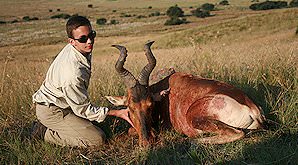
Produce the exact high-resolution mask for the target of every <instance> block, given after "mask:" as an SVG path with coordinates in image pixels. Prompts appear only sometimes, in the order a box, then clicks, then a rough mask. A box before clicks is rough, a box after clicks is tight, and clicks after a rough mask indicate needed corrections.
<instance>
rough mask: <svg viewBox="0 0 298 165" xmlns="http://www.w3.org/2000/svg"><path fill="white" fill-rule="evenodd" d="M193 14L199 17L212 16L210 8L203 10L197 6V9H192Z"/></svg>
mask: <svg viewBox="0 0 298 165" xmlns="http://www.w3.org/2000/svg"><path fill="white" fill-rule="evenodd" d="M191 13H192V15H193V16H196V17H199V18H205V17H209V16H210V12H209V11H208V10H201V9H200V8H197V9H196V10H192V11H191Z"/></svg>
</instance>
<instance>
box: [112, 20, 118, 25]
mask: <svg viewBox="0 0 298 165" xmlns="http://www.w3.org/2000/svg"><path fill="white" fill-rule="evenodd" d="M118 23H119V22H118V21H117V20H114V19H112V20H111V22H110V24H112V25H115V24H118Z"/></svg>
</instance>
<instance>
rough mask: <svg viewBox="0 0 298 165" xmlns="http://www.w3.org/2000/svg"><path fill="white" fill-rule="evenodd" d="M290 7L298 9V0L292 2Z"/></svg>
mask: <svg viewBox="0 0 298 165" xmlns="http://www.w3.org/2000/svg"><path fill="white" fill-rule="evenodd" d="M289 7H298V0H292V1H291V2H290V3H289Z"/></svg>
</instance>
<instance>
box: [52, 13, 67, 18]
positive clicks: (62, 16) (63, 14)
mask: <svg viewBox="0 0 298 165" xmlns="http://www.w3.org/2000/svg"><path fill="white" fill-rule="evenodd" d="M70 17H71V15H69V14H65V13H62V14H57V15H53V16H51V19H56V18H63V19H68V18H70Z"/></svg>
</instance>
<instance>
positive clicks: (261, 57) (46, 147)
mask: <svg viewBox="0 0 298 165" xmlns="http://www.w3.org/2000/svg"><path fill="white" fill-rule="evenodd" d="M92 2H93V1H92ZM121 2H122V1H121ZM125 10H127V9H125ZM222 12H223V13H225V11H222ZM297 14H298V13H297V10H294V9H286V10H278V11H269V12H260V13H254V14H251V13H248V14H247V15H245V16H243V17H242V16H239V15H241V14H239V13H238V14H235V15H233V17H234V16H235V17H236V18H231V17H221V18H222V20H221V19H217V20H216V17H213V18H210V19H206V20H198V22H199V24H190V25H182V26H179V27H171V28H169V30H165V29H158V28H157V29H153V28H152V27H154V26H149V28H152V29H151V30H152V31H154V30H156V31H154V32H152V31H150V30H149V31H148V26H147V25H144V27H142V26H140V27H138V28H140V30H139V31H138V33H137V34H136V35H132V34H133V32H131V29H130V30H128V31H123V30H122V29H121V28H120V27H121V26H124V25H116V26H115V28H119V32H123V33H121V34H123V35H122V36H117V35H116V34H117V31H115V30H113V29H112V30H113V31H109V28H107V29H105V30H107V31H108V33H109V32H110V34H113V35H112V36H104V35H99V37H98V38H97V43H96V45H95V50H94V57H93V66H92V67H93V73H92V74H93V75H92V79H91V84H90V88H89V91H90V98H91V100H92V102H93V103H95V104H97V105H104V106H109V105H110V104H109V103H108V102H107V101H106V100H105V99H104V96H105V95H123V94H125V86H124V85H123V83H122V81H121V79H120V78H119V77H118V75H117V74H116V72H115V71H114V63H115V61H116V60H117V57H118V51H117V50H116V49H113V48H110V45H111V44H122V45H125V46H127V48H128V51H129V57H128V60H127V62H126V64H125V67H126V68H128V69H129V70H130V71H131V72H132V73H133V74H138V73H139V71H140V70H141V69H142V67H143V66H144V65H145V64H146V59H145V56H144V53H143V52H142V51H141V50H142V49H143V43H145V41H146V40H148V39H151V40H155V41H156V42H155V44H154V45H153V53H154V54H155V56H156V58H157V66H156V68H155V70H154V71H153V73H154V72H156V71H157V70H159V69H161V68H164V67H174V68H175V69H176V70H177V71H182V72H187V73H192V74H195V75H199V76H203V77H208V78H212V79H218V80H220V81H225V82H227V83H230V84H232V85H235V86H236V87H238V88H240V89H242V90H243V91H244V92H245V93H247V94H248V96H249V97H250V98H252V99H253V100H254V101H255V102H256V103H257V104H258V105H260V106H261V107H262V109H263V110H264V112H265V115H266V117H267V118H268V119H269V120H270V123H271V127H270V129H269V130H268V131H265V132H256V133H252V134H248V135H247V137H246V138H244V139H242V140H239V141H237V142H233V143H229V144H225V145H202V144H195V143H192V141H191V139H189V138H187V137H185V136H184V135H180V134H177V133H176V132H175V131H174V130H167V131H162V132H157V133H156V134H157V140H156V142H155V143H153V144H152V147H151V148H139V147H138V143H137V138H136V137H130V136H127V134H126V132H127V129H128V124H127V123H125V122H124V121H122V120H119V119H116V118H112V117H111V118H108V119H107V120H106V121H105V122H103V123H100V124H99V126H100V127H101V128H103V130H104V131H105V132H106V134H107V136H108V138H109V139H108V143H107V144H105V145H103V146H102V147H101V148H88V149H79V148H70V147H59V146H55V145H53V144H49V143H46V142H43V141H38V140H37V141H32V140H30V139H29V129H30V127H31V123H32V121H33V120H35V119H36V117H35V110H34V106H33V105H32V99H31V96H32V94H33V93H34V92H35V91H36V90H37V89H38V88H39V86H40V84H41V83H42V81H43V79H44V76H45V73H46V71H47V68H48V66H49V65H50V63H51V61H52V57H54V56H55V55H56V54H57V53H58V52H59V51H60V50H61V49H62V47H63V46H64V43H62V42H63V41H65V40H64V38H63V37H62V36H63V35H64V34H62V30H63V29H62V28H60V26H61V25H63V24H64V21H61V20H59V21H58V20H57V21H52V20H51V21H49V20H41V21H40V22H35V23H28V24H25V26H23V24H13V25H3V26H2V25H1V27H5V28H3V29H1V30H0V32H1V36H8V37H7V38H4V39H3V42H5V41H7V42H8V43H10V44H7V45H5V44H1V47H0V63H1V65H0V76H1V77H0V87H1V95H0V134H1V137H0V164H295V163H296V162H298V160H297V158H298V155H297V149H298V147H297V128H298V127H297V124H298V116H297V115H298V113H297V109H298V89H297V88H298V86H297V85H298V83H297V81H298V79H297V77H298V73H297V65H298V64H297V63H298V61H297V59H298V58H297V54H298V48H297V42H298V38H297V35H295V31H296V29H297V23H298V22H297V19H296V18H297ZM219 17H220V16H219ZM159 19H161V18H159ZM162 19H163V18H162ZM208 21H210V22H208ZM40 24H41V25H40ZM157 24H159V23H158V21H157ZM49 25H51V26H49ZM43 26H49V27H50V28H49V29H50V31H53V32H54V34H53V33H47V32H45V34H46V35H39V34H41V33H42V30H41V29H43V28H44V27H43ZM125 26H133V25H132V24H130V23H127V24H126V25H125ZM158 26H161V25H158ZM7 27H9V28H13V29H14V30H13V31H9V30H5V29H6V28H7ZM22 28H23V29H22ZM34 28H36V29H35V30H36V31H37V33H33V34H31V32H34V31H35V30H34ZM96 28H98V30H102V29H104V28H102V27H97V26H96ZM61 29H62V30H61ZM56 30H57V31H58V32H56ZM132 30H134V28H132ZM25 33H27V34H26V35H25V36H24V37H23V38H22V37H20V36H22V35H23V34H25ZM51 35H53V36H54V38H50V39H49V40H47V37H48V36H51ZM56 35H57V36H58V39H57V38H55V37H57V36H56ZM10 37H12V38H10ZM14 37H15V38H14ZM39 37H40V38H39ZM11 39H15V40H16V41H17V42H16V44H15V45H13V44H12V43H14V42H13V40H11ZM22 39H23V40H22ZM30 39H31V40H30ZM39 39H41V41H43V42H41V43H39V42H37V41H38V40H39Z"/></svg>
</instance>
